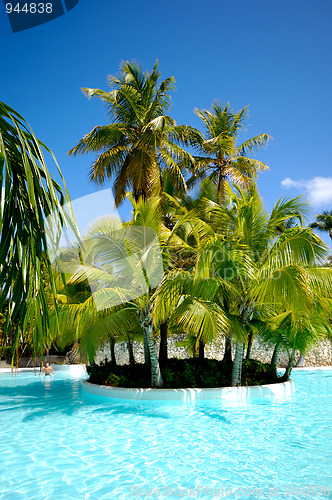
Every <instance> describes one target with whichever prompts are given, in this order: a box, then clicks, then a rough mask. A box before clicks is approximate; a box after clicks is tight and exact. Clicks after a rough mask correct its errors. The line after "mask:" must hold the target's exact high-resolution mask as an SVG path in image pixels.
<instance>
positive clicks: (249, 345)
mask: <svg viewBox="0 0 332 500" xmlns="http://www.w3.org/2000/svg"><path fill="white" fill-rule="evenodd" d="M253 340H254V338H253V334H252V332H250V333H249V337H248V347H247V354H246V359H250V356H251V349H252V343H253Z"/></svg>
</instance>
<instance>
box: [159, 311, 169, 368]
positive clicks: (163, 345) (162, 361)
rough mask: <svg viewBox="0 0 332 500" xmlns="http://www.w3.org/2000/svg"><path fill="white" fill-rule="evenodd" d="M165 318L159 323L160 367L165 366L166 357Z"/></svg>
mask: <svg viewBox="0 0 332 500" xmlns="http://www.w3.org/2000/svg"><path fill="white" fill-rule="evenodd" d="M167 347H168V346H167V320H166V321H163V322H162V323H161V324H160V345H159V364H160V366H161V367H164V366H166V364H167V359H168V349H167Z"/></svg>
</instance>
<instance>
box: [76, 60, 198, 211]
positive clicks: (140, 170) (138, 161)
mask: <svg viewBox="0 0 332 500" xmlns="http://www.w3.org/2000/svg"><path fill="white" fill-rule="evenodd" d="M120 69H121V74H120V75H119V76H109V85H110V88H111V90H110V92H104V91H103V90H99V89H87V88H84V89H83V91H84V93H85V94H86V95H87V96H88V97H89V98H91V97H99V98H100V99H101V100H102V101H103V102H104V103H105V105H106V108H107V110H108V114H109V117H110V119H111V124H110V125H106V126H97V127H95V128H94V129H93V130H92V131H91V132H89V133H88V134H87V135H86V136H85V137H83V139H81V140H80V141H79V143H78V144H77V146H75V147H74V148H73V149H72V150H71V151H70V152H69V154H78V153H88V152H90V151H95V152H100V153H101V154H100V155H99V156H98V158H97V159H96V161H95V162H94V163H93V165H92V167H91V170H90V179H91V180H92V181H95V182H97V183H99V184H103V183H104V182H106V181H107V180H108V179H111V178H114V179H115V180H114V187H113V189H114V195H115V203H116V205H119V204H121V203H122V201H123V200H124V198H125V196H126V192H127V190H128V189H132V190H133V194H134V197H135V199H136V201H137V200H138V199H139V198H140V197H143V198H146V197H147V196H150V195H152V194H159V192H160V188H161V170H162V169H165V168H166V169H168V170H169V171H170V172H171V174H172V176H173V178H174V179H175V181H176V183H177V184H180V185H181V184H182V185H185V180H184V177H183V175H182V171H181V168H180V167H179V166H178V161H179V160H184V163H185V164H188V162H192V161H193V159H192V157H191V155H190V154H189V153H186V152H185V151H184V150H183V149H182V148H181V147H180V146H179V145H178V142H179V140H180V138H181V135H182V134H183V133H184V128H185V127H181V126H177V125H176V122H175V120H173V119H172V118H171V117H170V116H168V114H167V112H168V110H169V108H170V104H171V100H170V95H169V94H170V92H171V91H172V90H174V88H175V87H174V83H175V80H174V78H173V77H170V78H166V79H165V80H164V81H162V82H161V84H159V77H160V73H159V71H158V66H157V62H156V64H155V65H154V68H153V70H152V72H151V73H148V72H143V71H142V69H141V68H140V66H139V65H138V64H137V63H132V64H131V63H129V62H124V63H122V65H121V68H120Z"/></svg>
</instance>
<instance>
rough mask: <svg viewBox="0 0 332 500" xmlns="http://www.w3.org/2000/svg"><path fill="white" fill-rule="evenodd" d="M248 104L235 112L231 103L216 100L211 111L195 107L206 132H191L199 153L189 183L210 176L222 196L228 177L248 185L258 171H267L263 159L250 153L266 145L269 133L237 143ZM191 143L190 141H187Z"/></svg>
mask: <svg viewBox="0 0 332 500" xmlns="http://www.w3.org/2000/svg"><path fill="white" fill-rule="evenodd" d="M247 111H248V107H245V108H243V109H241V110H240V111H237V112H233V110H231V109H230V107H229V103H227V104H226V106H225V107H223V105H222V104H221V103H220V102H218V101H216V102H215V103H214V104H213V106H212V111H206V110H198V109H196V110H195V113H196V114H197V116H198V117H199V118H201V120H202V121H203V124H204V128H205V135H202V134H198V133H197V132H195V131H192V132H189V131H188V137H190V145H191V146H193V147H194V149H195V150H196V151H197V153H198V155H197V156H195V157H194V158H195V169H194V171H193V176H192V178H191V179H190V180H189V181H188V185H192V184H195V183H196V182H197V181H199V180H200V179H202V178H204V177H207V176H208V177H209V178H210V179H212V180H213V182H214V183H215V185H216V186H217V189H218V193H219V196H220V199H221V200H223V199H224V196H225V186H226V182H227V180H229V181H230V182H231V183H234V184H237V185H240V186H242V187H248V186H249V184H250V182H251V180H252V179H254V178H255V177H256V175H257V172H261V171H264V170H268V167H267V165H265V163H263V162H262V161H259V160H256V159H253V158H249V157H248V154H250V153H252V152H254V151H256V150H257V149H258V148H262V147H265V146H266V145H267V143H268V141H269V139H270V136H269V135H268V134H259V135H257V136H255V137H252V138H251V139H248V140H246V141H244V142H243V143H242V144H240V145H237V144H236V142H237V140H238V136H239V132H240V131H241V130H243V129H244V128H245V123H244V122H245V120H246V118H247ZM186 143H188V140H187V141H186Z"/></svg>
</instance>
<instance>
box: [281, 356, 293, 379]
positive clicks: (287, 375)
mask: <svg viewBox="0 0 332 500" xmlns="http://www.w3.org/2000/svg"><path fill="white" fill-rule="evenodd" d="M294 363H295V349H293V351H292V354H291V356H290V358H289V361H288V365H287V367H286V370H285V373H284V375H283V377H282V379H283V381H284V382H287V380H289V377H290V374H291V371H292V369H293V366H294Z"/></svg>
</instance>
